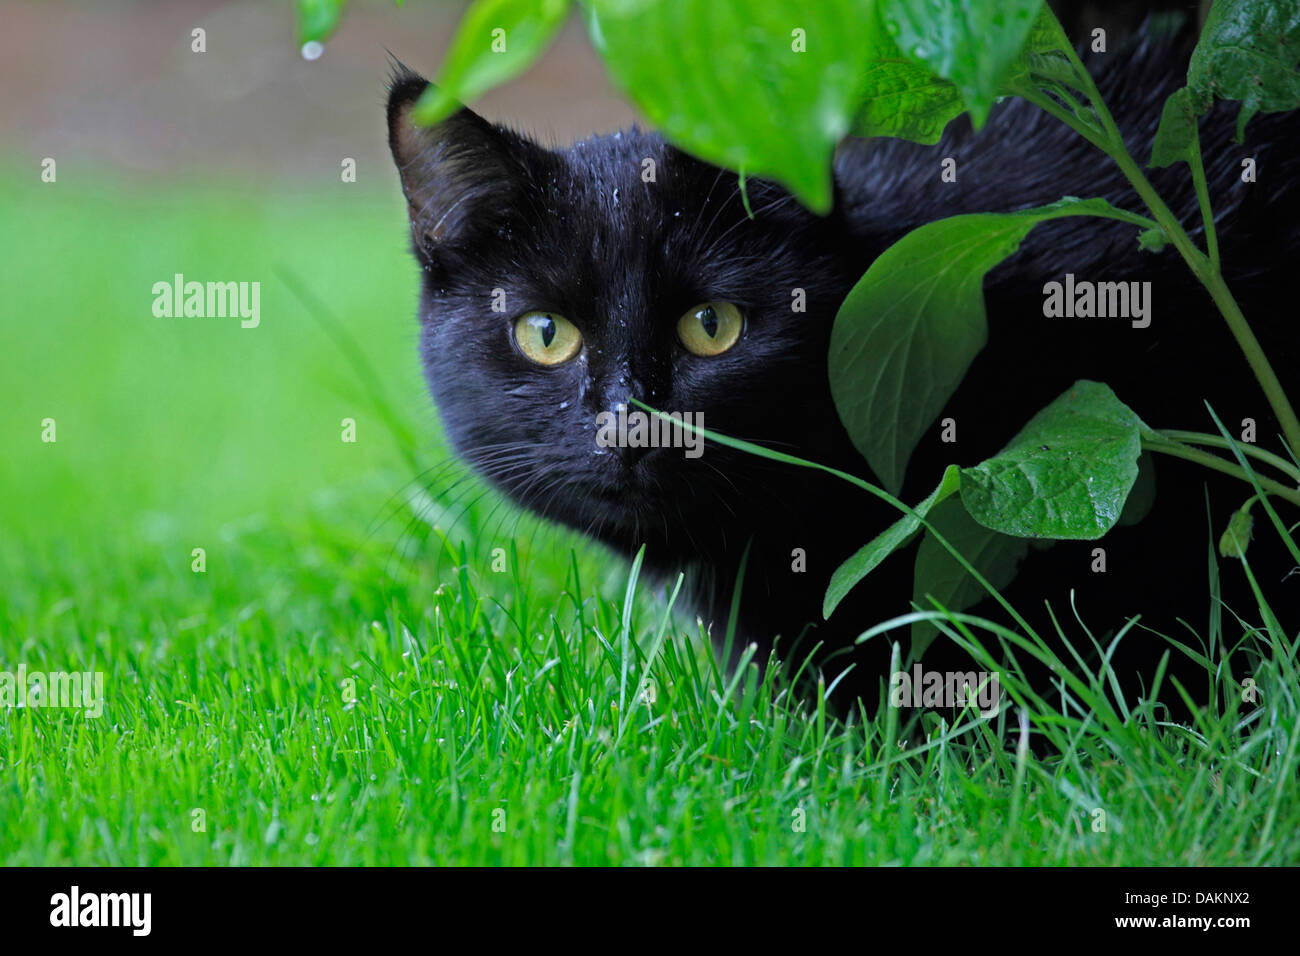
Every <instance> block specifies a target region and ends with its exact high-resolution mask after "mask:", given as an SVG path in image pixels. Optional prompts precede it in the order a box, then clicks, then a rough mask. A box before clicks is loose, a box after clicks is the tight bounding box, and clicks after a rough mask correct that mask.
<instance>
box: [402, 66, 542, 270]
mask: <svg viewBox="0 0 1300 956" xmlns="http://www.w3.org/2000/svg"><path fill="white" fill-rule="evenodd" d="M428 86H429V81H428V80H426V79H424V78H423V77H422V76H420V75H418V74H417V73H414V72H412V71H411V70H409V69H407V68H406V67H404V66H402V65H401V64H397V65H396V66H395V67H394V72H393V77H392V80H391V81H390V84H389V93H388V145H389V148H390V149H391V150H392V153H393V162H395V163H396V164H397V171H398V173H399V174H400V175H401V178H402V192H403V193H404V194H405V195H406V202H407V207H408V211H409V214H410V219H411V237H412V239H413V241H414V245H415V251H416V255H417V256H419V258H420V259H421V260H422V261H424V262H425V263H426V264H428V263H430V262H432V261H436V260H438V259H439V258H440V256H441V255H442V254H444V253H450V252H452V251H454V250H455V249H456V248H457V247H459V246H463V245H468V244H469V243H471V242H472V241H473V238H474V236H475V235H478V234H483V233H485V232H486V231H488V230H491V231H495V230H496V229H497V228H498V227H499V225H500V223H501V220H503V219H504V218H505V217H507V216H508V215H509V213H510V210H511V208H512V207H513V206H514V204H515V196H514V192H515V189H516V188H517V183H518V182H519V181H520V178H519V177H520V165H519V158H518V150H519V149H520V144H519V142H518V137H517V136H515V135H514V134H513V133H510V132H509V131H507V130H504V129H501V128H498V127H495V126H493V125H492V124H491V123H489V122H488V121H487V120H485V119H483V118H482V117H481V116H479V115H478V114H477V113H474V112H473V111H471V110H469V109H467V108H465V107H461V108H460V109H459V110H457V111H456V112H455V113H453V114H452V115H451V116H449V117H447V118H446V119H445V120H443V121H442V122H440V123H438V124H437V125H435V126H417V125H415V123H413V122H412V119H411V114H412V111H413V110H414V109H415V104H416V102H417V101H418V100H419V99H420V96H421V95H422V94H423V93H424V91H425V89H426V88H427V87H428Z"/></svg>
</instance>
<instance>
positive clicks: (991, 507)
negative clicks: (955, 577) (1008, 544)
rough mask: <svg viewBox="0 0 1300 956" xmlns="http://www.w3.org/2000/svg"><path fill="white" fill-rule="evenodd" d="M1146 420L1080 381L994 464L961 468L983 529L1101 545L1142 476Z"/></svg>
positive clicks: (965, 492)
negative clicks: (1093, 541) (1097, 540)
mask: <svg viewBox="0 0 1300 956" xmlns="http://www.w3.org/2000/svg"><path fill="white" fill-rule="evenodd" d="M1143 427H1144V426H1143V424H1142V422H1141V420H1140V419H1139V418H1138V417H1137V415H1136V414H1134V413H1133V410H1132V409H1130V408H1129V407H1128V406H1127V405H1125V404H1124V403H1123V402H1121V401H1120V400H1119V399H1118V398H1116V397H1115V393H1114V392H1112V391H1111V390H1110V388H1109V387H1108V386H1106V385H1102V384H1099V383H1097V382H1089V381H1086V380H1081V381H1078V382H1076V383H1075V384H1074V385H1073V386H1071V388H1070V390H1069V391H1067V392H1066V393H1065V394H1064V395H1062V396H1061V397H1060V398H1058V399H1057V400H1056V401H1054V402H1052V404H1050V405H1048V406H1047V407H1046V408H1045V409H1043V410H1042V411H1041V412H1039V413H1038V414H1037V415H1035V416H1034V417H1033V418H1032V419H1031V420H1030V422H1029V424H1028V425H1026V426H1025V427H1024V428H1023V429H1021V431H1020V433H1019V434H1018V435H1016V437H1015V438H1013V439H1012V440H1011V443H1010V444H1009V445H1007V447H1006V448H1004V449H1002V451H1001V452H999V453H998V454H997V455H995V456H994V457H993V458H990V459H989V460H988V461H985V462H983V463H981V464H979V465H976V466H975V467H974V468H963V469H962V473H961V476H962V481H961V500H962V503H963V504H965V505H966V510H967V511H969V512H970V514H971V517H973V518H974V519H975V520H976V521H978V522H979V523H980V524H982V525H984V527H986V528H991V529H993V530H994V531H1001V532H1002V533H1004V534H1012V535H1016V536H1017V537H1022V538H1057V539H1076V540H1077V539H1088V540H1090V539H1093V538H1100V537H1101V536H1102V535H1104V534H1105V533H1106V532H1107V531H1109V530H1110V529H1111V528H1112V527H1113V526H1114V525H1115V523H1116V522H1117V521H1118V520H1119V517H1120V514H1121V512H1122V511H1123V509H1124V502H1125V499H1126V498H1127V497H1128V494H1129V491H1130V489H1132V487H1133V483H1134V481H1135V480H1136V479H1137V475H1138V465H1137V460H1138V455H1139V454H1141V451H1142V438H1141V430H1142V428H1143Z"/></svg>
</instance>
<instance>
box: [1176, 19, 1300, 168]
mask: <svg viewBox="0 0 1300 956" xmlns="http://www.w3.org/2000/svg"><path fill="white" fill-rule="evenodd" d="M1297 65H1300V0H1215V2H1214V5H1213V6H1211V7H1210V15H1209V17H1207V18H1206V21H1205V27H1204V29H1203V30H1202V31H1201V39H1200V41H1199V42H1198V43H1197V44H1196V49H1195V50H1194V51H1193V52H1192V62H1191V67H1190V69H1189V70H1188V71H1187V85H1188V86H1189V87H1190V88H1191V91H1192V93H1193V94H1194V96H1195V107H1196V111H1197V112H1198V113H1203V112H1204V111H1205V110H1206V109H1208V108H1209V106H1210V104H1211V103H1212V101H1214V100H1240V101H1241V113H1240V114H1239V115H1238V117H1237V141H1238V142H1240V141H1241V137H1242V133H1243V132H1244V131H1245V128H1246V124H1247V123H1248V122H1250V118H1251V117H1252V116H1254V115H1255V114H1256V113H1277V112H1281V111H1284V110H1293V109H1296V108H1297V107H1300V74H1298V73H1297V72H1296V67H1297Z"/></svg>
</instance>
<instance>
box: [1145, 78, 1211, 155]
mask: <svg viewBox="0 0 1300 956" xmlns="http://www.w3.org/2000/svg"><path fill="white" fill-rule="evenodd" d="M1199 135H1200V134H1199V132H1198V130H1197V126H1196V109H1195V107H1194V106H1193V104H1192V94H1191V91H1190V90H1188V89H1187V87H1185V86H1184V87H1183V88H1182V89H1180V90H1178V91H1176V92H1174V93H1172V94H1170V96H1169V99H1167V100H1165V108H1164V111H1163V112H1162V113H1161V114H1160V125H1159V126H1158V127H1157V128H1156V138H1155V139H1154V140H1153V141H1152V143H1151V162H1149V163H1148V164H1147V165H1148V166H1151V167H1154V168H1156V169H1159V168H1160V167H1162V166H1171V165H1173V164H1174V163H1190V162H1191V161H1192V158H1193V156H1194V155H1195V151H1196V148H1197V144H1198V138H1199Z"/></svg>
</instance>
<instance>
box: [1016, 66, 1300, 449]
mask: <svg viewBox="0 0 1300 956" xmlns="http://www.w3.org/2000/svg"><path fill="white" fill-rule="evenodd" d="M1063 52H1064V53H1065V54H1066V56H1068V57H1069V59H1070V62H1071V63H1072V64H1073V65H1074V68H1075V70H1076V71H1077V72H1078V74H1079V82H1080V83H1081V84H1082V88H1083V91H1084V92H1085V93H1086V94H1087V96H1088V100H1089V101H1090V102H1091V104H1092V108H1093V110H1094V112H1095V113H1096V114H1097V119H1098V120H1099V121H1100V122H1101V125H1102V130H1103V132H1104V133H1105V137H1106V138H1105V139H1104V140H1102V141H1101V142H1098V138H1097V136H1096V133H1095V132H1094V131H1093V130H1090V129H1087V128H1086V127H1083V126H1082V125H1081V124H1079V123H1078V122H1076V121H1075V120H1076V118H1075V117H1073V116H1070V115H1068V114H1067V113H1066V112H1065V111H1064V110H1062V109H1061V108H1060V107H1059V106H1057V105H1056V104H1055V103H1052V107H1054V108H1053V109H1048V107H1047V106H1046V105H1044V102H1043V101H1044V100H1045V99H1048V98H1046V97H1043V96H1042V95H1041V94H1040V95H1038V96H1037V97H1036V98H1030V99H1031V102H1034V103H1035V105H1038V106H1041V107H1042V108H1043V109H1046V110H1047V111H1048V112H1049V113H1051V114H1052V115H1053V116H1055V117H1056V118H1057V119H1060V120H1061V121H1062V122H1063V123H1065V124H1066V125H1067V126H1069V127H1070V128H1071V129H1073V130H1075V131H1076V132H1077V133H1079V135H1080V136H1082V137H1083V138H1084V139H1086V140H1087V141H1088V142H1090V143H1092V144H1093V145H1095V146H1097V148H1098V149H1100V150H1102V151H1103V152H1105V153H1106V154H1107V155H1109V156H1110V157H1111V159H1113V160H1114V161H1115V164H1116V165H1117V166H1119V168H1120V171H1121V172H1123V173H1124V176H1125V178H1126V179H1128V181H1129V182H1130V183H1131V184H1132V185H1133V188H1134V189H1135V190H1137V194H1138V195H1139V196H1140V197H1142V201H1143V202H1144V203H1146V205H1147V208H1148V209H1150V210H1151V213H1152V214H1153V215H1154V216H1155V218H1156V221H1157V222H1159V223H1160V227H1161V229H1163V230H1164V232H1165V235H1167V236H1168V237H1169V239H1170V241H1171V242H1172V243H1173V244H1174V247H1175V248H1177V249H1178V252H1179V253H1180V254H1181V255H1182V257H1183V259H1184V261H1186V263H1187V265H1188V266H1189V267H1190V268H1191V270H1192V273H1193V274H1194V275H1195V276H1196V278H1197V279H1198V280H1199V281H1200V283H1201V285H1203V286H1205V288H1206V290H1208V291H1209V293H1210V297H1211V298H1212V299H1213V300H1214V304H1215V305H1217V306H1218V307H1219V311H1220V312H1221V313H1222V314H1223V318H1224V319H1225V321H1227V323H1228V329H1229V330H1230V331H1231V332H1232V335H1233V338H1235V339H1236V340H1237V344H1238V345H1239V346H1240V347H1241V350H1242V352H1243V353H1244V354H1245V356H1246V361H1247V362H1248V363H1249V364H1250V369H1251V371H1252V372H1254V373H1255V378H1256V380H1257V381H1258V382H1259V385H1260V388H1262V389H1263V390H1264V395H1265V396H1266V397H1267V398H1268V403H1269V405H1270V406H1271V407H1272V409H1273V414H1275V415H1276V416H1277V420H1278V424H1279V425H1280V426H1281V428H1282V434H1283V436H1284V437H1285V438H1286V440H1287V443H1288V444H1289V445H1290V446H1291V447H1292V448H1300V418H1297V417H1296V413H1295V409H1293V408H1292V407H1291V403H1290V401H1288V399H1287V396H1286V391H1285V389H1283V388H1282V383H1281V382H1280V381H1278V377H1277V373H1276V372H1274V371H1273V366H1272V365H1270V364H1269V361H1268V357H1267V356H1265V355H1264V349H1263V348H1262V347H1261V346H1260V344H1259V339H1257V338H1255V333H1254V332H1253V331H1251V328H1250V323H1248V322H1247V321H1246V317H1245V316H1244V315H1243V314H1242V312H1241V307H1240V306H1239V305H1237V300H1236V299H1234V298H1233V296H1232V292H1231V291H1229V289H1228V286H1227V283H1226V282H1224V281H1223V275H1222V274H1221V273H1220V271H1219V267H1218V239H1217V237H1216V238H1215V239H1214V245H1213V247H1212V248H1211V258H1207V257H1206V255H1205V254H1204V253H1202V252H1201V251H1200V250H1199V249H1197V248H1196V245H1195V244H1194V243H1193V242H1192V240H1191V237H1190V236H1188V235H1187V231H1186V230H1185V229H1183V227H1182V224H1181V223H1180V222H1179V221H1178V217H1177V216H1175V215H1174V214H1173V211H1172V210H1171V209H1170V208H1169V206H1168V205H1166V203H1165V201H1164V200H1163V199H1161V198H1160V194H1159V193H1157V192H1156V190H1155V187H1154V186H1152V185H1151V182H1150V180H1148V179H1147V178H1146V176H1145V175H1144V174H1143V173H1142V170H1141V169H1140V168H1139V167H1138V164H1137V162H1136V161H1135V160H1134V159H1133V156H1132V154H1130V153H1129V151H1128V147H1127V146H1125V145H1124V135H1123V133H1121V132H1120V129H1119V126H1118V125H1117V124H1116V122H1115V118H1114V117H1113V116H1112V115H1111V113H1110V110H1109V109H1108V108H1107V106H1106V101H1105V100H1104V99H1103V98H1102V95H1101V91H1100V90H1098V89H1097V84H1096V83H1095V82H1094V81H1093V79H1092V74H1090V73H1089V72H1088V69H1087V67H1085V66H1084V65H1083V61H1082V60H1080V59H1079V55H1078V54H1077V53H1076V52H1075V50H1074V47H1073V46H1071V45H1070V44H1065V49H1064V51H1063ZM1017 92H1018V93H1019V92H1020V90H1017ZM1022 95H1023V94H1022ZM1199 150H1200V147H1199V143H1198V146H1197V156H1198V157H1199ZM1193 165H1194V166H1199V167H1201V175H1202V179H1203V178H1204V165H1203V164H1202V163H1199V162H1198V163H1195V164H1193ZM1193 175H1194V176H1195V170H1193ZM1201 193H1202V189H1201V187H1198V196H1200V195H1201ZM1208 203H1209V193H1208V190H1205V191H1204V204H1203V205H1202V210H1201V211H1202V213H1203V214H1207V213H1209V212H1210V211H1209V209H1208ZM1211 219H1212V216H1211V218H1207V220H1206V221H1207V228H1206V243H1207V248H1210V246H1209V243H1210V236H1211V235H1213V231H1212V230H1213V227H1212V226H1211V225H1208V224H1209V223H1210V222H1211Z"/></svg>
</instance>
